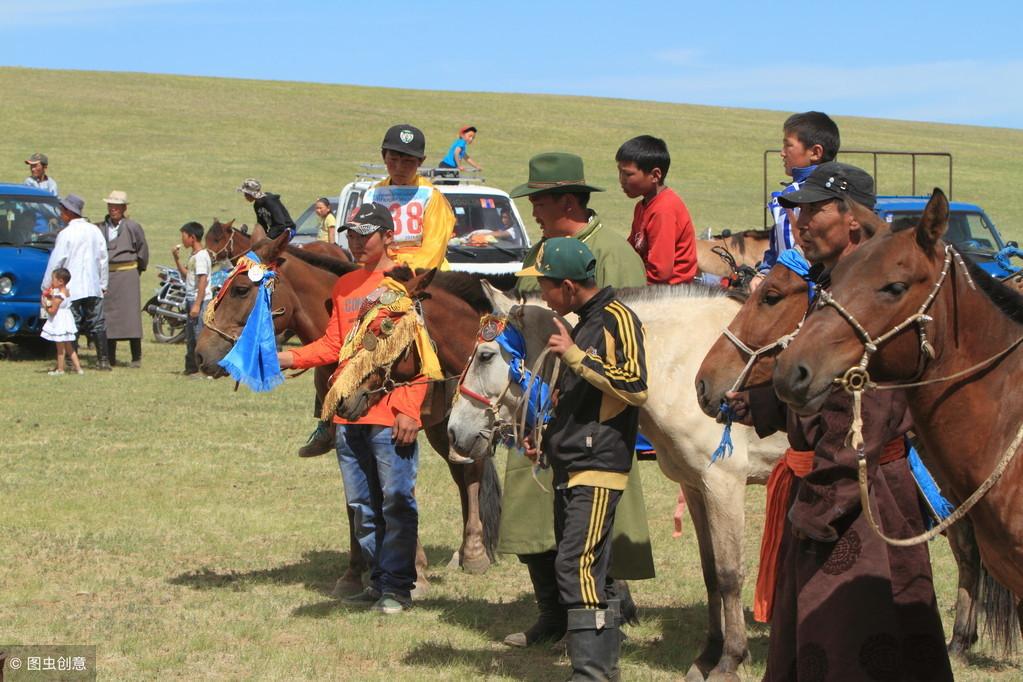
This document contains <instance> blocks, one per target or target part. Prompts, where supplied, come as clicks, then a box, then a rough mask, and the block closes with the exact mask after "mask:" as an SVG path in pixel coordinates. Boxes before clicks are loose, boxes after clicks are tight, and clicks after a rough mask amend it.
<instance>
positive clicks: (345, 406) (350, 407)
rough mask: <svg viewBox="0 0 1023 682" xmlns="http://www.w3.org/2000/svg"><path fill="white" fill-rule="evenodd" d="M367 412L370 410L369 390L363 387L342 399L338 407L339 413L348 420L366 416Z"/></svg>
mask: <svg viewBox="0 0 1023 682" xmlns="http://www.w3.org/2000/svg"><path fill="white" fill-rule="evenodd" d="M367 412H369V392H368V391H366V390H365V389H362V388H360V389H358V390H356V391H355V393H353V394H352V395H350V396H348V397H347V398H345V399H344V400H342V401H341V402H340V403H339V404H338V407H337V415H338V416H339V417H341V418H342V419H346V420H348V421H356V420H357V419H361V418H362V417H365V416H366V413H367Z"/></svg>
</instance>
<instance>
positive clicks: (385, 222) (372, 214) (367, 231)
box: [338, 203, 394, 236]
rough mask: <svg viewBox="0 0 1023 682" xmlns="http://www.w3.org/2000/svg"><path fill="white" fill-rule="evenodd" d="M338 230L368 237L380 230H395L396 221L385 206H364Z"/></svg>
mask: <svg viewBox="0 0 1023 682" xmlns="http://www.w3.org/2000/svg"><path fill="white" fill-rule="evenodd" d="M338 229H339V230H341V231H342V232H343V231H344V230H351V231H352V232H355V233H356V234H361V235H363V236H368V235H371V234H373V233H374V232H377V231H379V230H393V229H394V219H393V218H391V212H390V211H388V210H387V207H386V206H384V205H383V204H378V203H372V204H363V205H362V206H360V207H359V209H358V210H357V211H355V213H354V215H352V216H351V217H349V218H348V221H347V222H345V224H344V225H342V226H341V227H339V228H338Z"/></svg>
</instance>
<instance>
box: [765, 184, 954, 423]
mask: <svg viewBox="0 0 1023 682" xmlns="http://www.w3.org/2000/svg"><path fill="white" fill-rule="evenodd" d="M853 208H854V210H855V211H857V212H858V214H857V215H856V218H857V220H858V221H859V222H860V224H861V225H862V226H866V227H867V234H868V236H869V237H870V238H868V239H866V240H865V241H864V242H863V243H862V244H860V245H859V246H858V247H857V248H856V249H855V250H853V251H852V252H851V253H849V254H848V255H847V256H845V257H843V258H842V259H841V260H840V261H839V262H838V264H837V265H836V266H835V267H834V270H833V271H832V272H831V276H830V279H831V285H830V290H829V291H826V292H822V293H821V295H820V296H818V299H817V305H816V306H815V309H814V310H813V311H812V313H811V314H810V315H809V316H808V317H807V319H806V322H805V323H804V325H803V328H802V330H801V331H800V333H799V336H798V337H796V339H795V341H793V342H792V344H790V345H789V347H788V348H787V349H786V350H784V351H783V352H782V353H781V354H780V355H779V356H778V360H777V364H776V366H775V370H774V376H773V381H774V387H775V390H776V392H777V393H778V396H779V397H780V398H782V399H783V400H785V402H787V403H789V404H790V405H791V406H792V407H793V409H795V410H797V411H798V412H803V413H807V414H809V413H813V412H816V411H817V410H818V409H819V407H820V405H821V404H822V403H823V402H824V399H825V398H826V397H827V395H828V394H829V393H830V392H831V390H832V389H833V388H834V386H835V380H836V379H840V378H842V377H843V376H844V377H846V378H847V379H852V378H853V377H852V376H851V375H847V372H848V371H850V370H851V369H853V368H858V369H859V370H860V372H866V371H869V372H870V374H871V375H872V376H873V378H874V379H886V380H908V379H911V378H913V377H915V376H916V375H917V374H919V373H920V372H921V371H922V370H923V368H924V367H925V366H926V363H927V361H928V360H929V359H931V358H933V357H934V351H933V348H934V346H932V345H931V342H932V341H939V342H940V340H941V339H940V332H936V331H934V330H931V329H930V328H929V327H928V323H929V322H930V314H936V313H937V311H939V310H941V309H944V307H945V305H946V304H945V303H944V302H943V298H944V297H942V296H940V295H939V294H940V293H941V292H940V289H941V285H942V282H944V281H945V279H946V275H948V274H949V271H950V269H952V268H953V265H954V264H953V256H954V255H955V254H954V253H953V252H952V251H950V250H948V249H946V247H945V245H944V243H943V242H942V241H941V237H942V235H943V234H944V233H945V230H946V229H947V227H948V215H949V212H948V199H946V198H945V195H944V193H943V192H942V191H941V190H940V189H935V190H934V193H933V194H932V196H931V199H930V201H929V202H928V203H927V207H926V208H925V209H924V212H923V215H922V217H921V219H920V222H919V223H918V224H917V225H916V227H915V228H913V229H905V230H901V231H894V232H893V231H890V230H888V229H886V228H885V227H884V226H883V225H884V224H883V223H880V225H879V219H878V218H877V217H876V216H875V215H874V214H873V212H871V211H869V209H866V208H863V207H860V206H854V207H853ZM874 232H876V235H874V234H873V233H874ZM871 235H873V236H871ZM949 290H951V287H949V288H948V289H946V291H949ZM929 311H930V313H929ZM862 378H864V375H863V374H862V373H861V374H860V375H859V379H857V380H862Z"/></svg>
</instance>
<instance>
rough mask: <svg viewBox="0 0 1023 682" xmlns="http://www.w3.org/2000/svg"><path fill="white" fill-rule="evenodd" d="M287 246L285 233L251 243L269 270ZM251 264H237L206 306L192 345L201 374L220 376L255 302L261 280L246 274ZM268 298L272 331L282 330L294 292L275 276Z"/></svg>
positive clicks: (255, 252)
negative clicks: (222, 365)
mask: <svg viewBox="0 0 1023 682" xmlns="http://www.w3.org/2000/svg"><path fill="white" fill-rule="evenodd" d="M287 246H288V235H287V233H285V234H282V235H281V236H280V237H278V238H277V239H275V240H263V241H262V242H259V243H257V244H255V245H254V246H252V252H253V253H254V254H255V255H256V257H257V258H258V259H259V260H258V262H259V263H260V264H261V266H262V267H263V268H264V269H273V268H275V267H276V265H277V264H278V263H279V262H280V259H281V256H282V254H283V253H284V252H285V250H286V248H287ZM250 270H251V264H249V263H239V265H237V266H236V267H235V269H234V270H233V271H232V272H231V274H230V275H228V278H227V280H226V281H225V282H224V285H223V286H222V287H221V288H220V291H219V292H218V294H217V297H216V298H215V299H213V300H212V301H210V302H209V304H208V305H207V310H206V316H205V319H204V320H203V322H204V324H203V328H202V331H201V332H200V333H199V338H198V339H197V340H196V344H195V358H196V363H197V364H198V365H199V369H200V370H202V372H203V373H204V374H207V375H209V376H213V377H221V376H224V375H225V374H226V372H225V371H224V369H223V368H222V367H221V366H220V365H219V364H218V363H219V362H220V360H222V359H223V358H224V356H225V355H227V354H228V352H230V350H231V347H232V346H233V345H234V342H235V341H236V340H237V339H238V335H239V334H241V332H242V329H243V328H244V327H245V322H246V320H248V319H249V313H250V312H251V311H252V306H253V305H254V304H255V302H256V295H257V294H258V292H259V288H260V287H261V286H263V283H262V282H257V281H253V279H252V278H251V277H249V272H250ZM275 280H276V281H275V282H274V289H273V296H272V298H271V305H272V309H273V310H274V311H275V314H274V331H275V332H276V333H278V334H280V333H281V332H283V331H284V330H285V329H287V328H288V326H289V325H290V323H291V319H290V315H291V313H292V312H293V311H294V310H295V309H296V305H295V303H296V301H295V298H296V294H295V291H294V289H293V288H292V287H290V286H288V285H287V284H285V283H284V282H283V281H282V280H281V278H280V277H279V276H278V277H276V278H275Z"/></svg>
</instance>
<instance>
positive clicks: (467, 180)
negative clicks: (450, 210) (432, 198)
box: [355, 163, 487, 185]
mask: <svg viewBox="0 0 1023 682" xmlns="http://www.w3.org/2000/svg"><path fill="white" fill-rule="evenodd" d="M359 168H360V170H359V171H358V172H357V173H356V174H355V180H356V181H359V180H385V179H386V178H387V166H385V165H384V164H382V163H360V164H359ZM452 170H454V169H452V168H438V167H436V166H429V167H421V168H420V169H419V174H420V175H422V176H423V177H424V178H429V179H431V180H434V179H437V180H443V181H444V182H445V184H448V185H484V184H486V182H487V180H486V178H484V177H483V176H482V175H480V171H478V170H476V169H475V168H473V169H472V170H464V171H457V172H458V177H457V178H456V177H450V176H449V175H448V173H450V172H451V171H452Z"/></svg>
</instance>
